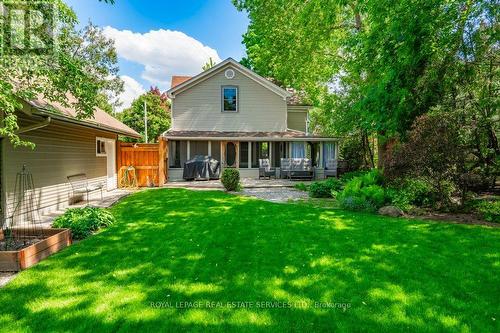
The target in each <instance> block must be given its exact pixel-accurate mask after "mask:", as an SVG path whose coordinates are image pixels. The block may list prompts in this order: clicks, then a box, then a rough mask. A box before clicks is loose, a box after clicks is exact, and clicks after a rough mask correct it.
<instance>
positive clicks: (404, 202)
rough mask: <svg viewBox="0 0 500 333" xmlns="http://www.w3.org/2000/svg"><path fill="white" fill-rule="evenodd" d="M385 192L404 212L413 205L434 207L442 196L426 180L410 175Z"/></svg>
mask: <svg viewBox="0 0 500 333" xmlns="http://www.w3.org/2000/svg"><path fill="white" fill-rule="evenodd" d="M387 193H388V195H389V197H390V200H391V202H392V204H393V205H395V206H397V207H399V208H400V209H402V210H403V211H405V212H408V211H410V210H411V209H412V208H413V207H434V206H435V204H436V203H437V202H438V201H439V200H440V198H441V196H442V195H441V194H440V193H437V192H436V190H435V188H434V187H433V186H432V185H431V184H430V183H429V181H428V180H426V179H424V178H412V177H408V178H406V179H404V180H403V181H402V182H400V183H399V184H397V186H396V187H393V188H391V189H389V190H388V191H387ZM448 193H449V192H448Z"/></svg>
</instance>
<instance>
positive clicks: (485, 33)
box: [233, 0, 500, 172]
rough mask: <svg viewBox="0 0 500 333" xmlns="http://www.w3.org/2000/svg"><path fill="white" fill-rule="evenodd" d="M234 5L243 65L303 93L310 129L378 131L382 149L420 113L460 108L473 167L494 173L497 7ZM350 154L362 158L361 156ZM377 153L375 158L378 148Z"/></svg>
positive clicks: (441, 1) (257, 0)
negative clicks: (244, 16)
mask: <svg viewBox="0 0 500 333" xmlns="http://www.w3.org/2000/svg"><path fill="white" fill-rule="evenodd" d="M233 3H234V4H235V5H236V7H237V8H238V9H239V10H242V11H245V12H246V13H248V16H249V19H250V24H249V27H248V31H247V33H246V34H245V35H244V40H243V43H244V44H245V46H246V52H247V55H248V57H247V58H246V59H245V61H244V63H245V64H246V65H247V66H250V67H252V68H253V69H254V70H256V71H257V72H258V73H259V74H261V75H263V76H265V77H273V78H274V79H275V80H276V81H277V82H279V83H281V84H282V85H284V86H287V87H288V86H290V87H293V88H294V89H296V90H297V91H300V92H305V93H306V95H307V99H309V100H310V101H312V102H313V104H314V105H315V106H316V107H317V108H316V109H315V110H314V112H312V113H311V116H312V117H311V119H312V123H313V125H315V129H316V130H317V131H319V132H321V133H323V134H334V135H338V134H344V135H348V136H349V135H352V134H353V133H357V132H362V133H363V132H364V133H368V134H369V135H372V134H377V135H379V138H380V139H382V140H380V142H379V144H380V145H381V147H382V146H384V145H385V142H387V141H386V140H383V139H392V138H400V139H402V140H403V141H404V140H405V139H406V135H407V132H408V130H409V129H410V128H411V126H412V124H413V122H414V120H415V119H416V118H418V117H419V116H421V115H424V114H427V113H428V112H430V111H432V110H435V109H439V110H441V111H442V112H443V113H445V114H446V113H451V112H454V111H455V110H459V111H460V113H461V114H462V115H463V117H462V119H461V120H459V121H458V122H457V123H458V124H460V125H465V127H466V128H467V129H466V132H467V133H468V135H470V136H471V137H472V138H473V140H472V141H469V143H471V145H470V149H469V150H468V151H467V152H468V153H471V154H473V155H475V156H476V158H475V160H474V161H473V162H474V163H475V164H478V165H481V167H482V168H485V169H492V168H494V167H493V164H494V163H495V161H494V159H495V156H498V155H499V154H500V149H499V145H498V138H497V134H498V133H499V132H500V122H499V121H498V82H500V65H499V64H500V61H499V60H500V53H499V52H498V24H499V22H498V18H499V17H500V15H498V1H492V0H484V1H464V0H414V1H413V0H412V1H410V0H403V1H393V0H367V1H325V0H311V1H302V0H289V1H286V5H285V3H284V2H283V1H282V0H233ZM284 50H286V52H285V51H284ZM462 111H463V112H462ZM349 153H351V156H353V157H355V158H354V159H353V160H358V161H360V160H361V159H360V157H361V156H360V155H361V152H360V151H356V150H350V152H349ZM378 153H379V157H383V156H384V154H383V153H384V149H379V150H378ZM379 162H381V165H382V166H384V165H385V163H384V160H383V159H380V160H379ZM489 172H492V171H491V170H490V171H489Z"/></svg>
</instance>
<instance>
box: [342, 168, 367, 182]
mask: <svg viewBox="0 0 500 333" xmlns="http://www.w3.org/2000/svg"><path fill="white" fill-rule="evenodd" d="M367 173H368V171H363V170H357V171H350V172H346V173H344V174H342V175H341V176H340V181H341V182H343V183H344V184H345V183H347V182H348V181H350V180H351V179H353V178H356V177H359V176H363V175H365V174H367Z"/></svg>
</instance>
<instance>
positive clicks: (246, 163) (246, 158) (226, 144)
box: [168, 139, 338, 180]
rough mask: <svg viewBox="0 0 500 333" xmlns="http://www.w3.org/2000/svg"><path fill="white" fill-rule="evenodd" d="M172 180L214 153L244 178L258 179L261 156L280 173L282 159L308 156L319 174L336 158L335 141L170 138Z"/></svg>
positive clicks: (319, 175) (213, 156)
mask: <svg viewBox="0 0 500 333" xmlns="http://www.w3.org/2000/svg"><path fill="white" fill-rule="evenodd" d="M168 148H169V149H168V167H169V180H179V179H182V168H183V166H184V163H186V161H189V160H190V159H192V158H193V157H195V156H197V155H204V156H211V157H212V158H214V159H216V160H218V161H220V163H221V167H222V168H225V167H234V168H238V169H240V174H241V176H242V177H247V178H257V177H258V170H259V159H269V161H270V163H271V166H272V167H274V168H277V170H278V172H279V168H280V163H281V159H282V158H308V159H311V162H312V165H313V166H314V168H315V169H316V174H317V177H319V178H321V177H322V170H323V169H324V167H325V166H326V163H327V161H328V160H336V159H337V156H338V145H337V142H336V141H324V140H322V141H320V140H314V141H312V140H308V141H303V140H302V141H299V140H295V141H238V140H230V141H220V140H172V139H169V140H168Z"/></svg>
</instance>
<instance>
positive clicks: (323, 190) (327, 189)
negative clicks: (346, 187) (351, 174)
mask: <svg viewBox="0 0 500 333" xmlns="http://www.w3.org/2000/svg"><path fill="white" fill-rule="evenodd" d="M341 188H342V183H341V182H340V180H338V179H336V178H328V179H327V180H325V181H321V182H313V183H312V184H311V185H310V186H309V195H310V196H311V197H313V198H331V197H332V196H333V194H334V193H337V192H338V191H339V190H340V189H341Z"/></svg>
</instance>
